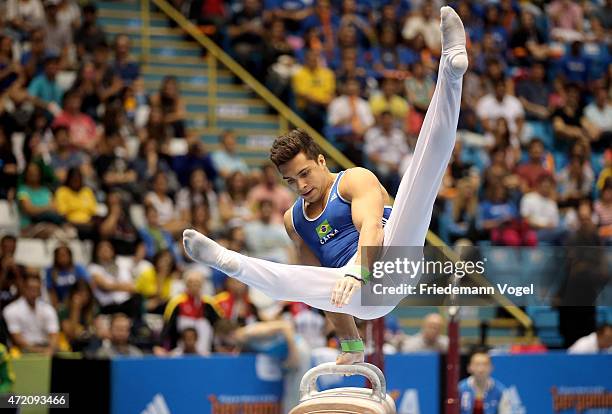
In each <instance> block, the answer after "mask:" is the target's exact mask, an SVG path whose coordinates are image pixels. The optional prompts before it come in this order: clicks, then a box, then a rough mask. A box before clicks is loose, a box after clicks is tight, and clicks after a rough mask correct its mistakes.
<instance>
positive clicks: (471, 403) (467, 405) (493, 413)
mask: <svg viewBox="0 0 612 414" xmlns="http://www.w3.org/2000/svg"><path fill="white" fill-rule="evenodd" d="M492 371H493V365H492V364H491V357H489V354H487V353H486V352H483V351H477V352H475V353H474V354H472V356H471V358H470V364H469V365H468V372H469V373H470V374H471V375H470V376H469V377H468V378H466V379H464V380H463V381H461V382H460V383H459V404H460V409H461V414H509V413H510V411H511V404H510V399H509V398H508V396H507V393H506V387H505V385H504V384H502V383H501V382H499V381H498V380H496V379H495V378H492V377H491V372H492Z"/></svg>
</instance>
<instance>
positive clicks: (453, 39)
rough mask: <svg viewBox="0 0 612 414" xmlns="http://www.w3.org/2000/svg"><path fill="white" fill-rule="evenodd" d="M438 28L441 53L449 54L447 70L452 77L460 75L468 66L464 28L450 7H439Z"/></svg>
mask: <svg viewBox="0 0 612 414" xmlns="http://www.w3.org/2000/svg"><path fill="white" fill-rule="evenodd" d="M440 21H441V22H440V30H442V54H443V55H448V56H449V61H450V65H449V70H450V73H451V74H452V75H454V77H457V78H459V77H461V76H463V74H464V73H465V71H466V70H467V67H468V58H467V52H466V50H465V44H466V40H465V29H464V28H463V23H462V22H461V18H460V17H459V15H458V14H457V13H456V12H455V10H453V8H452V7H449V6H444V7H442V8H441V9H440Z"/></svg>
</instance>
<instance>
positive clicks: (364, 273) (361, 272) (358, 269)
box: [346, 265, 372, 285]
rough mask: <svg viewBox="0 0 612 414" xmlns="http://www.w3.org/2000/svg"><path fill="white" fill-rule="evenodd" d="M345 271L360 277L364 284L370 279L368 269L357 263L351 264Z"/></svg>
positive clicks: (370, 275)
mask: <svg viewBox="0 0 612 414" xmlns="http://www.w3.org/2000/svg"><path fill="white" fill-rule="evenodd" d="M346 273H347V274H349V275H352V276H356V277H357V278H359V279H361V280H362V281H363V284H364V285H365V284H366V283H368V282H369V281H370V280H371V279H372V274H371V273H370V271H369V270H368V269H367V268H366V267H363V266H359V265H352V266H351V267H349V268H348V270H347V272H346Z"/></svg>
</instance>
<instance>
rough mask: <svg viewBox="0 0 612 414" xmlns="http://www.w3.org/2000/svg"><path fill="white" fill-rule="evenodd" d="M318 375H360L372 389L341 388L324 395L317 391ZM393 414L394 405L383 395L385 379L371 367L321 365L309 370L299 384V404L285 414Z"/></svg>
mask: <svg viewBox="0 0 612 414" xmlns="http://www.w3.org/2000/svg"><path fill="white" fill-rule="evenodd" d="M321 375H362V376H364V377H366V378H367V379H368V380H369V381H370V384H372V389H369V388H355V387H344V388H334V389H331V390H327V391H318V390H317V378H318V377H319V376H321ZM319 413H321V414H322V413H325V414H395V413H396V411H395V402H394V401H393V398H391V396H389V395H387V384H386V381H385V377H384V375H383V373H382V371H381V370H380V369H378V367H377V366H375V365H372V364H354V365H336V364H335V363H334V362H328V363H325V364H321V365H319V366H316V367H314V368H312V369H310V370H309V371H308V372H307V373H306V374H304V377H302V382H301V383H300V403H299V404H298V406H297V407H295V408H294V409H293V410H291V411H290V412H289V414H319Z"/></svg>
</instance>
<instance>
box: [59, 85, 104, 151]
mask: <svg viewBox="0 0 612 414" xmlns="http://www.w3.org/2000/svg"><path fill="white" fill-rule="evenodd" d="M53 126H54V127H56V126H65V127H67V128H68V130H69V132H70V142H71V143H72V144H73V145H74V146H76V147H78V148H81V149H85V150H92V149H93V148H94V147H95V146H96V144H97V143H98V133H97V131H96V124H95V122H94V120H93V119H92V118H91V117H90V116H89V115H86V114H84V113H82V112H81V96H80V95H79V94H78V93H77V92H76V91H68V92H66V94H65V95H64V110H63V111H62V112H61V113H60V114H59V115H58V116H57V117H56V118H55V120H54V121H53Z"/></svg>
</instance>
